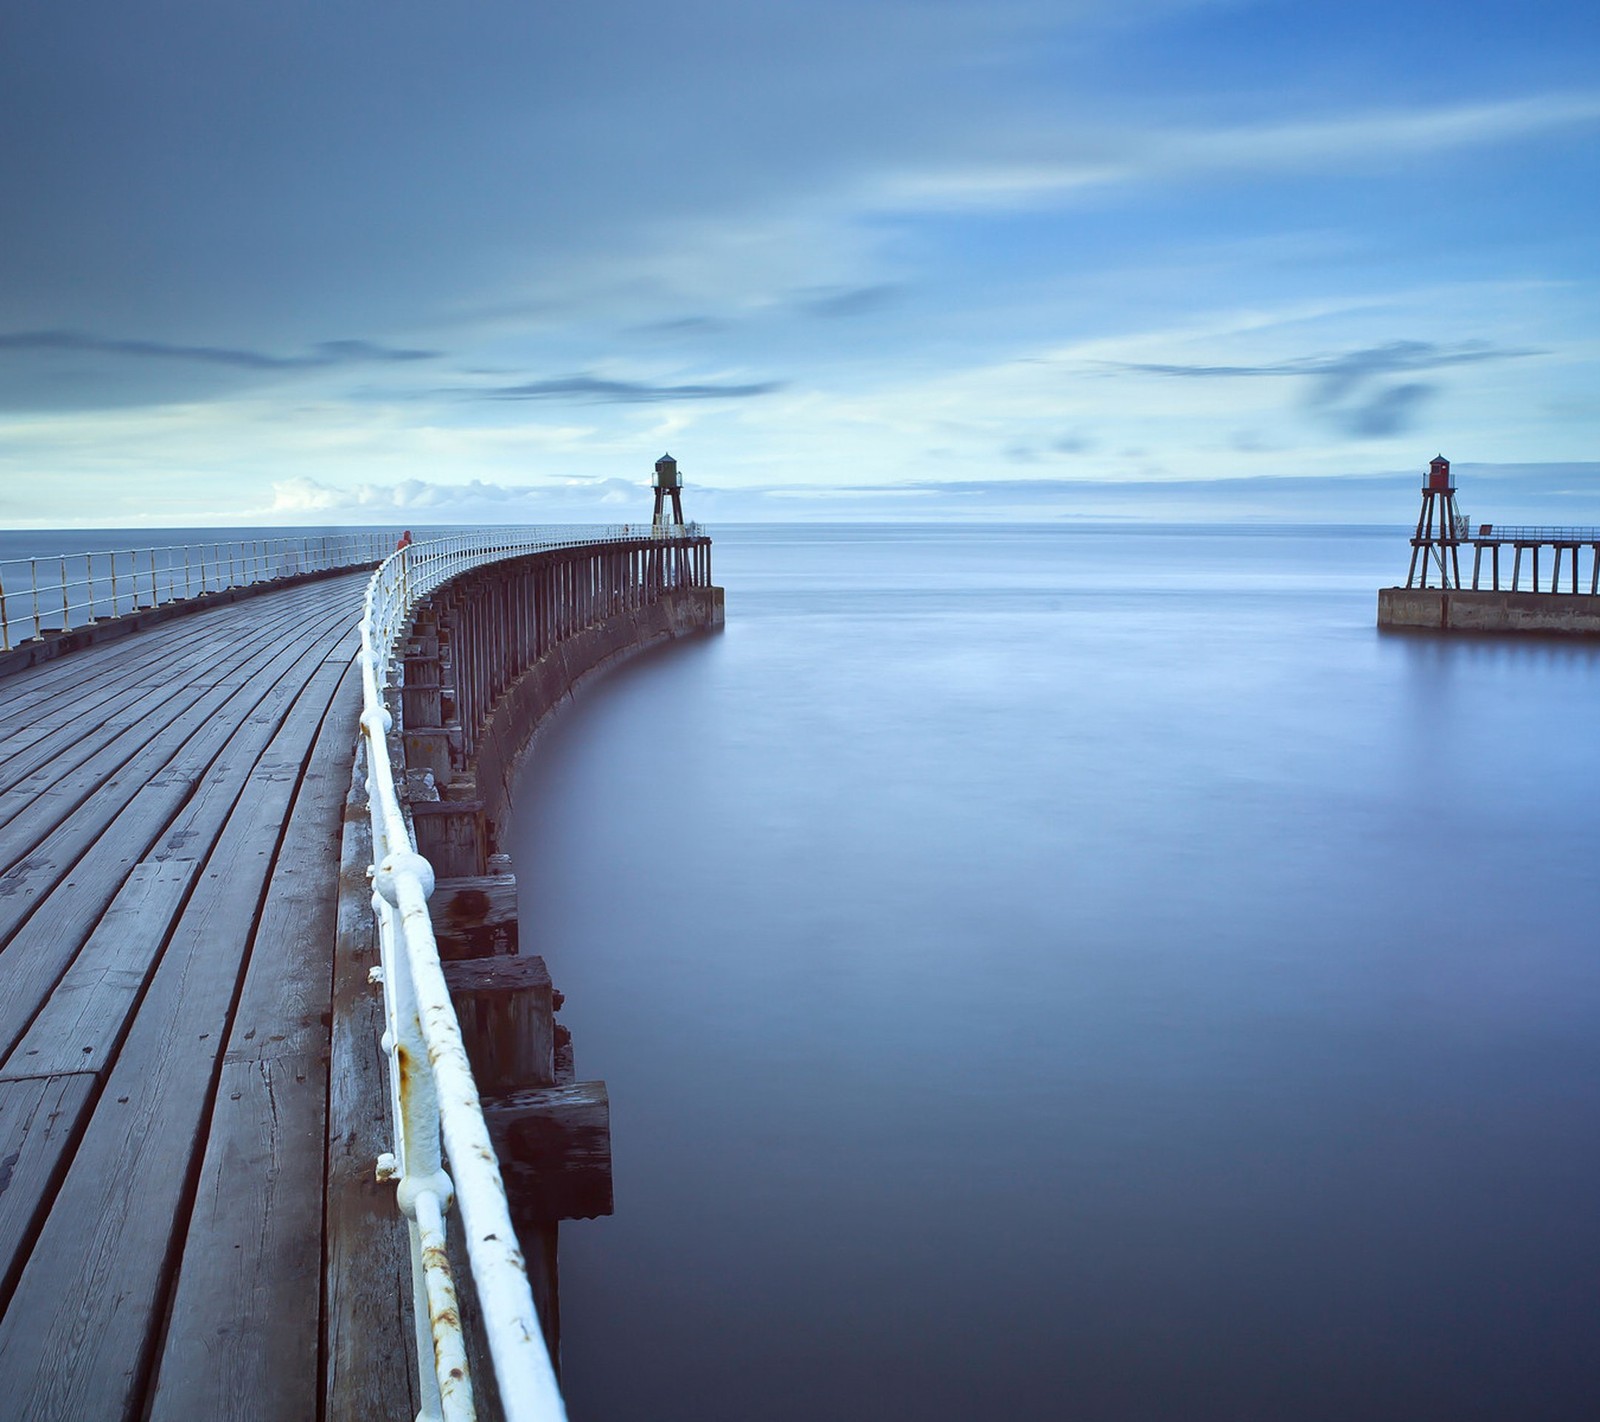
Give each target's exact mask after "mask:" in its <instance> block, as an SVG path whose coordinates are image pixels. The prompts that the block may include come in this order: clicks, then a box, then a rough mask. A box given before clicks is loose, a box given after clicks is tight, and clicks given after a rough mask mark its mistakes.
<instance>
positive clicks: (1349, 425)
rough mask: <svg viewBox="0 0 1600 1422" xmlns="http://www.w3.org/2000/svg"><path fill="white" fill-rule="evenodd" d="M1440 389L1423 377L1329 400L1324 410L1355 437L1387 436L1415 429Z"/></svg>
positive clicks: (1336, 423)
mask: <svg viewBox="0 0 1600 1422" xmlns="http://www.w3.org/2000/svg"><path fill="white" fill-rule="evenodd" d="M1437 390H1438V386H1437V385H1433V384H1430V383H1429V382H1427V381H1423V380H1411V381H1406V382H1404V383H1403V384H1399V385H1384V386H1380V387H1379V388H1378V389H1377V390H1375V391H1373V392H1372V394H1371V395H1369V396H1368V397H1367V398H1366V399H1363V400H1357V401H1354V402H1347V403H1345V404H1338V403H1334V402H1331V401H1330V402H1327V409H1326V410H1325V411H1324V413H1325V414H1326V416H1327V418H1328V419H1329V420H1331V421H1332V422H1333V424H1334V425H1335V426H1337V427H1338V428H1339V429H1341V430H1343V431H1344V432H1345V433H1346V434H1347V435H1349V436H1350V437H1351V438H1353V439H1386V438H1388V436H1390V435H1396V434H1404V433H1405V432H1406V431H1407V430H1409V429H1413V428H1414V427H1415V426H1416V424H1417V419H1418V416H1419V415H1420V413H1421V409H1422V406H1423V405H1424V404H1426V403H1427V401H1428V399H1429V398H1430V397H1431V396H1433V395H1434V394H1435V393H1436V392H1437Z"/></svg>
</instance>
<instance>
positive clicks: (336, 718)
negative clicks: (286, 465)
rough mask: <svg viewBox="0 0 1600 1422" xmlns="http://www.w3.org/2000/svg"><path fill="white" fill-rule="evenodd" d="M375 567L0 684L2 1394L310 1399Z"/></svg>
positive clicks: (283, 1413)
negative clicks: (364, 641)
mask: <svg viewBox="0 0 1600 1422" xmlns="http://www.w3.org/2000/svg"><path fill="white" fill-rule="evenodd" d="M365 579H366V575H365V574H361V573H358V574H350V575H344V576H340V577H336V578H330V579H328V580H326V581H323V582H317V583H312V584H307V585H304V586H301V587H296V588H290V589H285V590H283V591H280V592H276V593H272V594H270V595H267V596H262V597H258V598H253V599H249V600H247V601H243V602H239V603H236V604H232V605H230V606H226V607H220V608H215V609H212V610H208V611H204V612H197V613H195V614H194V615H192V616H188V617H182V618H178V619H175V620H173V621H170V622H167V623H163V624H161V625H160V626H157V627H154V628H151V629H149V630H148V631H145V632H141V633H137V634H135V635H133V636H130V637H125V638H122V639H120V640H117V641H113V642H108V643H105V644H104V645H101V646H96V647H90V648H87V649H85V650H83V651H81V652H77V653H73V654H71V655H69V656H67V657H64V658H61V659H60V660H58V661H54V662H51V663H48V664H46V665H44V666H41V667H38V668H34V669H31V670H28V671H25V672H22V673H19V674H17V675H15V676H12V677H8V678H4V679H0V1310H3V1312H0V1398H3V1399H4V1401H3V1402H0V1414H3V1415H5V1416H14V1417H19V1418H22V1417H26V1418H30V1419H54V1418H59V1419H63V1422H66V1420H67V1419H71V1420H72V1422H81V1420H82V1419H99V1418H111V1419H120V1418H142V1417H146V1416H148V1417H154V1418H213V1417H223V1416H229V1417H232V1416H252V1417H261V1418H268V1417H271V1418H284V1419H289V1418H295V1419H306V1418H315V1417H318V1416H319V1415H322V1413H323V1411H324V1408H323V1403H322V1398H323V1392H324V1387H325V1381H326V1375H327V1372H328V1366H327V1363H326V1360H325V1358H326V1347H325V1345H324V1344H323V1342H322V1335H323V1326H324V1325H323V1303H322V1297H323V1292H324V1289H323V1282H322V1280H323V1263H324V1254H325V1251H328V1250H329V1244H328V1241H327V1239H326V1221H327V1218H328V1211H327V1206H326V1201H325V1194H324V1191H325V1182H326V1180H327V1179H328V1178H329V1175H330V1169H331V1168H332V1161H331V1160H330V1153H329V1147H328V1100H329V1056H330V1051H331V1050H332V1047H333V1044H332V1042H331V1030H330V1015H331V1011H332V1005H333V994H334V963H333V945H334V939H335V932H336V927H337V925H336V914H337V908H338V887H339V872H340V844H341V834H342V833H343V831H344V812H345V800H346V795H347V793H348V791H349V789H350V780H351V755H352V751H353V748H354V745H355V741H356V718H357V715H358V713H359V709H360V684H359V678H358V677H357V674H356V671H355V668H354V665H353V658H354V655H355V652H356V649H357V646H358V640H357V635H356V623H357V619H358V617H359V611H360V593H361V588H362V587H363V585H364V583H365ZM361 1049H362V1050H363V1051H366V1052H369V1053H371V1054H374V1055H375V1053H376V1044H375V1042H374V1043H371V1044H362V1045H361ZM369 1109H370V1108H369ZM335 1153H337V1152H335ZM359 1168H360V1169H362V1170H364V1171H365V1172H366V1173H367V1174H368V1175H369V1176H370V1172H371V1159H370V1156H368V1157H367V1158H366V1159H365V1160H364V1161H362V1162H359ZM330 1291H331V1286H330ZM391 1292H392V1289H391ZM402 1389H403V1384H402Z"/></svg>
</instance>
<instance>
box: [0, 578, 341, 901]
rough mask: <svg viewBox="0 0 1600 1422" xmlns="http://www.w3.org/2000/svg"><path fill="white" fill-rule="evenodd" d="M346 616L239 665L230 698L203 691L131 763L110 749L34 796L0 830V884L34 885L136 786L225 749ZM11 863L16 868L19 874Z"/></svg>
mask: <svg viewBox="0 0 1600 1422" xmlns="http://www.w3.org/2000/svg"><path fill="white" fill-rule="evenodd" d="M351 616H352V613H351V610H350V609H349V608H332V609H324V611H323V613H322V615H321V616H320V617H319V618H318V619H317V620H315V621H311V622H308V624H307V625H306V627H305V628H304V629H303V630H302V631H300V632H299V633H298V634H297V635H296V636H294V637H292V638H289V639H287V640H285V641H280V642H279V643H278V644H277V646H276V647H275V648H265V649H262V650H261V652H260V654H259V655H258V656H253V657H251V658H250V659H249V660H248V661H246V662H245V663H243V664H242V670H244V671H251V669H252V668H254V670H253V671H252V672H251V675H250V677H249V679H248V681H247V682H246V683H245V684H244V685H243V686H242V687H240V688H237V694H236V695H230V691H229V688H228V687H227V686H222V685H213V686H209V687H205V688H203V689H201V690H200V692H199V694H198V696H197V698H195V699H193V700H191V701H190V703H189V704H188V705H187V706H185V707H184V708H183V709H181V710H180V711H179V712H178V714H177V715H176V716H175V717H173V719H172V720H170V721H168V722H167V723H166V724H165V725H164V726H161V727H160V728H159V729H158V730H157V732H156V734H154V735H152V736H150V737H149V738H148V739H145V740H144V741H143V743H142V744H138V745H136V746H135V747H134V748H133V749H132V754H131V755H128V756H123V755H121V754H119V753H118V751H119V747H117V746H115V745H113V746H112V747H110V748H108V749H107V750H106V751H105V752H103V753H102V754H101V755H100V757H99V758H98V763H97V764H96V765H95V766H94V767H93V768H92V770H90V772H89V773H88V774H87V775H85V774H84V773H83V772H81V771H80V772H78V773H75V774H73V775H69V776H64V777H63V778H62V780H61V781H60V783H59V784H57V785H53V786H51V787H50V788H49V789H48V790H46V791H43V792H41V793H39V794H37V795H36V796H35V797H34V798H33V800H32V802H31V804H30V805H29V807H28V812H27V813H26V814H24V815H18V816H16V817H15V818H14V819H13V820H12V821H11V822H10V823H9V824H6V825H4V826H0V867H4V868H6V870H7V873H6V875H5V880H6V881H9V880H11V879H13V878H14V877H15V870H16V868H17V867H22V868H24V869H27V870H29V871H31V876H32V878H34V879H37V877H38V874H39V871H40V870H41V869H42V868H43V867H44V866H45V865H47V864H52V863H55V862H57V861H59V860H60V859H61V858H62V857H63V856H64V855H71V853H72V851H73V848H74V847H75V846H76V847H78V848H79V850H80V852H81V847H82V845H83V844H84V843H85V842H86V839H85V836H89V837H90V838H92V837H94V836H96V835H98V834H99V833H100V832H101V831H102V830H103V829H104V827H105V826H106V825H107V824H108V823H109V822H110V820H111V819H112V818H113V817H114V816H115V815H116V814H117V812H118V811H119V810H120V809H121V808H122V807H123V806H125V805H127V804H128V803H129V802H130V801H131V800H132V799H133V798H134V797H135V795H136V794H137V793H138V791H139V790H140V788H141V787H142V786H144V785H146V784H148V783H151V782H153V781H154V780H155V779H157V778H158V777H162V776H165V775H170V773H171V771H172V769H173V766H174V765H182V764H183V763H184V762H185V761H192V759H193V756H194V753H195V748H196V747H198V748H199V749H200V751H201V753H202V754H203V756H204V760H203V762H202V763H208V762H209V761H210V760H211V758H212V756H213V755H214V754H215V753H216V751H217V749H219V748H220V746H221V745H223V744H225V743H226V740H227V735H228V731H229V729H230V723H231V722H241V721H244V720H248V719H250V718H251V717H253V716H254V715H255V714H256V713H255V711H253V710H252V702H253V701H254V700H256V699H260V700H263V701H270V700H271V698H272V697H273V696H274V695H275V694H278V695H280V696H281V695H282V693H283V691H284V689H285V687H284V683H283V681H282V678H283V674H284V673H285V671H286V670H287V669H288V668H289V667H291V666H292V665H294V664H295V663H296V662H297V661H298V660H299V657H300V654H303V653H304V652H305V650H306V649H307V648H308V647H312V646H316V645H317V644H318V643H319V642H320V641H321V639H322V638H323V637H326V636H327V635H329V633H330V631H336V632H340V633H342V632H344V631H346V630H347V629H348V627H349V624H350V620H351ZM324 651H325V649H324ZM308 671H309V669H308ZM288 689H290V690H292V688H288ZM130 740H133V741H138V740H139V737H138V736H134V737H131V738H130ZM24 856H27V859H26V861H24ZM19 861H24V862H23V863H22V864H21V865H20V866H19Z"/></svg>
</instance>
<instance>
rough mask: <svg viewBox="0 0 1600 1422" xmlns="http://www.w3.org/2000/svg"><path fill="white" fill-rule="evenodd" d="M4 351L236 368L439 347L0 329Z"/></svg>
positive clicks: (341, 361)
mask: <svg viewBox="0 0 1600 1422" xmlns="http://www.w3.org/2000/svg"><path fill="white" fill-rule="evenodd" d="M0 351H67V352H76V353H83V354H91V355H115V356H131V357H134V358H136V359H154V360H184V361H198V362H200V363H202V364H205V365H221V366H231V367H232V368H234V369H236V370H320V369H326V368H328V367H331V366H339V365H365V364H369V363H373V362H394V361H418V360H436V359H438V357H439V356H440V354H441V352H439V351H422V350H406V349H403V348H399V347H394V346H383V345H378V344H376V343H375V342H372V341H356V340H344V341H323V342H321V343H319V344H318V345H316V346H314V347H313V348H312V349H311V350H309V351H304V352H301V353H300V354H298V355H270V354H268V353H267V352H265V351H252V350H243V349H238V348H234V347H229V346H188V345H178V344H174V343H172V342H169V341H144V340H122V339H117V338H115V337H110V336H93V335H88V334H86V333H84V332H82V331H11V332H0Z"/></svg>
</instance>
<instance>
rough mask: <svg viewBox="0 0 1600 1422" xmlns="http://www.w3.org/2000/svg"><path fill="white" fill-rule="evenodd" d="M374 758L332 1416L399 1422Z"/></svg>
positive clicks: (354, 877) (340, 1220)
mask: <svg viewBox="0 0 1600 1422" xmlns="http://www.w3.org/2000/svg"><path fill="white" fill-rule="evenodd" d="M365 777H366V761H365V755H364V753H362V752H358V754H357V758H356V764H355V767H354V770H353V772H352V776H351V785H350V794H349V798H348V800H347V801H346V807H345V823H344V837H343V844H342V850H341V854H340V860H339V886H340V887H339V908H338V914H339V918H338V933H337V935H336V938H335V941H334V970H333V1037H332V1043H331V1063H330V1067H329V1090H328V1190H327V1211H328V1214H327V1263H326V1276H325V1277H326V1291H325V1303H324V1307H325V1310H326V1312H325V1314H324V1318H323V1337H324V1346H323V1356H324V1358H325V1359H326V1366H327V1381H326V1390H325V1394H324V1405H323V1416H324V1417H326V1418H329V1419H335V1418H337V1419H340V1420H341V1422H343V1420H344V1419H349V1422H390V1419H392V1418H396V1417H413V1416H415V1415H416V1412H417V1408H418V1406H419V1400H418V1396H417V1390H416V1332H415V1325H414V1323H413V1320H412V1310H411V1252H410V1251H411V1246H410V1240H409V1238H408V1234H407V1230H406V1225H405V1220H404V1219H403V1217H402V1216H401V1214H400V1211H399V1209H398V1208H397V1207H396V1205H395V1198H394V1186H393V1185H388V1184H382V1183H380V1182H379V1180H378V1178H377V1175H376V1170H375V1168H376V1164H377V1159H378V1156H379V1154H381V1153H382V1152H384V1151H388V1150H392V1149H393V1148H394V1134H393V1130H392V1127H391V1125H390V1122H389V1083H388V1078H387V1076H386V1067H385V1063H384V1060H383V1053H382V1051H381V1050H380V1048H379V1045H378V1039H379V1037H380V1036H381V1035H382V1033H383V997H382V993H381V991H380V990H379V989H378V988H376V987H375V986H374V985H373V984H372V983H370V982H369V981H368V980H367V974H368V973H369V972H370V971H371V969H372V968H374V967H376V966H377V963H378V947H377V942H376V932H375V928H374V925H373V921H372V888H371V885H370V884H368V882H367V877H366V870H367V865H368V864H370V863H371V862H372V830H371V826H370V825H369V824H368V822H367V798H366V791H365V789H364V785H365Z"/></svg>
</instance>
